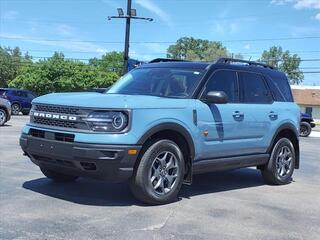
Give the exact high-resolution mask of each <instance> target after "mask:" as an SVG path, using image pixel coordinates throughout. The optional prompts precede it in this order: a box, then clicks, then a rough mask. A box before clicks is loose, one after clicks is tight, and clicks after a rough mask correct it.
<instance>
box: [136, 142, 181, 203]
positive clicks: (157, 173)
mask: <svg viewBox="0 0 320 240" xmlns="http://www.w3.org/2000/svg"><path fill="white" fill-rule="evenodd" d="M183 176H184V158H183V154H182V152H181V150H180V148H179V146H178V145H177V144H176V143H174V142H173V141H170V140H159V141H157V142H155V143H154V144H152V145H151V146H150V147H149V148H148V149H147V150H146V151H145V152H144V153H143V155H142V157H141V160H140V163H139V165H138V167H137V168H136V170H135V173H134V176H133V178H132V180H131V183H130V187H131V191H132V193H133V195H134V196H135V197H136V198H137V199H139V200H140V201H142V202H145V203H148V204H154V205H156V204H165V203H169V202H172V201H174V200H175V199H176V198H177V195H178V193H179V191H180V188H181V185H182V182H183Z"/></svg>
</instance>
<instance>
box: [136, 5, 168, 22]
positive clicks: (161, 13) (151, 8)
mask: <svg viewBox="0 0 320 240" xmlns="http://www.w3.org/2000/svg"><path fill="white" fill-rule="evenodd" d="M136 3H137V4H139V5H140V6H141V7H143V8H145V9H147V10H148V11H150V12H152V13H154V14H155V15H157V16H158V17H159V18H161V20H162V21H164V22H165V23H167V24H168V26H172V20H171V17H170V16H169V15H168V14H167V13H166V12H165V11H164V10H163V9H161V8H160V7H159V6H158V5H156V4H155V2H153V1H151V0H136Z"/></svg>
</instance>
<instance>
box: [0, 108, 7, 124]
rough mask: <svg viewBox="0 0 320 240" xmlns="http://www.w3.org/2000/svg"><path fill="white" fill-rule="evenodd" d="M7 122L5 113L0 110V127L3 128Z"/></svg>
mask: <svg viewBox="0 0 320 240" xmlns="http://www.w3.org/2000/svg"><path fill="white" fill-rule="evenodd" d="M6 121H7V112H6V111H5V110H3V109H0V126H3V125H4V124H5V123H6Z"/></svg>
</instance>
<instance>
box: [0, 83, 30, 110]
mask: <svg viewBox="0 0 320 240" xmlns="http://www.w3.org/2000/svg"><path fill="white" fill-rule="evenodd" d="M0 97H2V98H5V99H7V100H9V101H10V103H11V113H12V115H18V114H19V113H20V112H22V114H23V115H28V114H29V112H30V109H31V102H32V100H33V99H34V98H35V97H36V94H34V93H33V92H31V91H29V90H22V89H16V88H0Z"/></svg>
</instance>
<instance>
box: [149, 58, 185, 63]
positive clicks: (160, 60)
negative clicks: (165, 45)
mask: <svg viewBox="0 0 320 240" xmlns="http://www.w3.org/2000/svg"><path fill="white" fill-rule="evenodd" d="M159 62H188V61H186V60H180V59H173V58H156V59H153V60H151V61H150V62H149V63H159Z"/></svg>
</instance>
